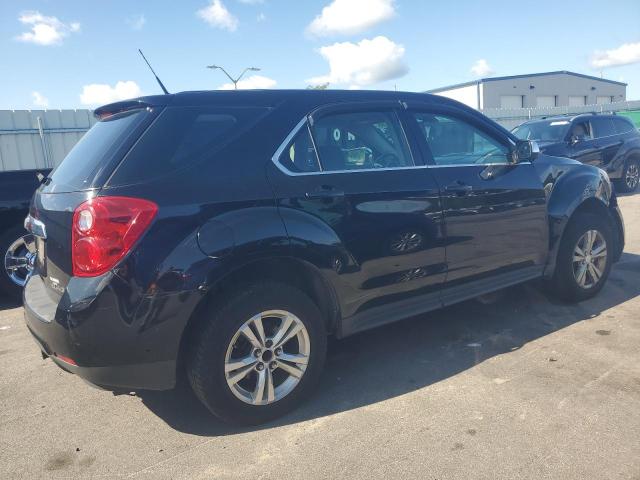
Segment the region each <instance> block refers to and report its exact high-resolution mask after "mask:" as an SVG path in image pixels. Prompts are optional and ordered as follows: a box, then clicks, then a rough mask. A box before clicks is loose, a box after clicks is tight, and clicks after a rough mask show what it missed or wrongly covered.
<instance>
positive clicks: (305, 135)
mask: <svg viewBox="0 0 640 480" xmlns="http://www.w3.org/2000/svg"><path fill="white" fill-rule="evenodd" d="M279 161H280V164H282V165H283V166H284V167H285V168H287V169H288V170H290V171H292V172H317V171H319V170H320V168H319V166H318V157H317V156H316V151H315V149H314V148H313V142H312V141H311V136H310V135H309V129H308V128H307V125H306V124H305V125H304V126H303V127H302V128H301V129H300V131H299V132H298V133H297V134H296V136H295V137H294V138H293V140H292V141H291V143H290V144H289V145H287V148H285V149H284V151H283V152H282V154H281V155H280V159H279Z"/></svg>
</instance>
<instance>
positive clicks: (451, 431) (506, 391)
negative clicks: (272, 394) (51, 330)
mask: <svg viewBox="0 0 640 480" xmlns="http://www.w3.org/2000/svg"><path fill="white" fill-rule="evenodd" d="M620 205H621V208H622V211H623V215H624V218H625V222H626V227H627V247H626V249H625V253H624V254H623V257H622V259H621V261H620V263H618V264H617V265H615V267H614V268H613V270H612V273H611V277H610V279H609V282H608V283H607V285H606V286H605V288H604V290H603V291H602V292H601V293H600V295H599V296H597V297H596V298H594V299H592V300H590V301H586V302H583V303H581V304H578V305H566V304H562V303H559V302H557V301H555V300H552V299H550V298H548V297H547V296H546V295H545V294H544V293H543V292H542V291H541V290H540V289H539V288H538V287H537V286H536V285H532V284H529V285H524V286H519V287H515V288H511V289H509V290H507V291H505V292H503V293H502V294H501V295H500V296H499V297H498V298H495V299H493V300H494V302H493V303H488V304H484V303H480V302H478V301H469V302H465V303H463V304H459V305H456V306H454V307H450V308H447V309H446V310H442V311H439V312H434V313H432V314H429V315H425V316H423V317H418V318H413V319H410V320H406V321H403V322H400V323H397V324H393V325H389V326H387V327H383V328H379V329H377V330H372V331H369V332H366V333H363V334H360V335H356V336H354V337H350V338H348V339H346V340H343V341H332V342H331V343H330V350H329V355H328V361H327V368H326V371H325V373H324V376H323V379H322V382H321V385H320V388H319V390H318V391H317V392H316V394H315V395H314V396H313V398H312V399H311V400H310V401H309V402H308V403H306V404H305V405H304V406H303V407H302V408H301V409H299V410H297V411H296V412H294V413H293V414H291V415H289V416H287V417H285V418H283V419H280V420H278V421H276V422H273V423H270V424H268V425H265V426H262V427H256V428H243V429H238V428H233V427H229V426H226V425H223V424H221V423H219V422H218V421H217V420H216V419H215V418H213V417H211V416H210V415H209V414H208V413H207V412H206V410H205V409H204V407H202V406H201V405H200V404H199V403H198V402H197V400H196V399H195V398H194V397H193V396H192V395H191V394H190V393H189V391H188V389H187V388H178V389H176V390H175V391H171V392H138V393H132V394H129V395H118V396H115V395H113V394H112V393H110V392H107V391H101V390H97V389H94V388H91V387H90V386H88V385H87V384H85V383H84V382H83V381H82V380H81V379H79V378H77V377H75V376H72V375H69V374H67V373H64V372H63V371H62V370H60V369H59V368H58V367H56V366H55V365H54V364H53V363H52V362H51V361H49V360H42V358H41V356H40V353H39V351H38V348H37V347H36V345H35V343H34V342H33V341H32V339H31V338H29V334H28V332H27V330H26V327H25V326H24V323H23V318H22V317H23V313H22V308H20V307H18V306H15V305H11V304H9V303H8V302H7V301H6V300H0V406H1V408H0V478H2V479H9V478H97V477H105V478H121V477H122V478H129V477H133V478H153V479H157V478H158V479H162V478H167V479H169V478H193V479H204V478H215V479H226V478H236V477H240V476H242V477H243V478H251V479H263V478H264V479H269V478H271V479H283V478H288V479H297V478H305V479H313V478H322V479H326V478H367V479H368V478H403V479H410V478H416V479H418V478H419V479H449V478H456V479H461V478H465V479H466V478H468V479H471V478H474V479H475V478H483V479H498V478H508V479H518V478H527V479H543V478H554V479H574V478H575V479H601V478H602V479H618V478H627V479H640V194H636V195H632V196H625V197H622V198H620Z"/></svg>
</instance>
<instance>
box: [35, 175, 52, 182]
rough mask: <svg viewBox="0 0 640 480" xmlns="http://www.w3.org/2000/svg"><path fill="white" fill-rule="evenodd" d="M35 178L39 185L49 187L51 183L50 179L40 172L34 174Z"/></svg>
mask: <svg viewBox="0 0 640 480" xmlns="http://www.w3.org/2000/svg"><path fill="white" fill-rule="evenodd" d="M36 178H37V179H38V182H39V183H40V185H49V184H50V183H51V178H49V177H47V176H45V175H43V174H42V173H40V172H36Z"/></svg>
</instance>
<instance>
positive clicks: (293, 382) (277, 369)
mask: <svg viewBox="0 0 640 480" xmlns="http://www.w3.org/2000/svg"><path fill="white" fill-rule="evenodd" d="M310 352H311V345H310V341H309V333H308V332H307V329H306V327H305V326H304V324H303V323H302V321H301V320H300V319H299V318H298V317H296V316H295V315H294V314H292V313H290V312H287V311H284V310H269V311H265V312H261V313H259V314H257V315H255V316H253V317H252V318H250V319H249V320H247V321H246V322H245V323H244V324H243V325H242V326H241V327H240V328H239V329H238V330H237V332H236V333H235V335H234V336H233V338H232V339H231V342H230V344H229V347H228V348H227V352H226V356H225V362H224V372H225V378H226V380H227V385H228V386H229V388H230V389H231V392H232V393H233V394H234V395H235V396H236V397H237V398H238V399H240V400H242V401H243V402H245V403H249V404H252V405H269V404H271V403H274V402H277V401H278V400H281V399H282V398H284V397H285V396H286V395H288V394H289V393H291V392H292V391H293V389H294V388H295V387H296V386H297V385H298V383H300V380H301V379H302V377H303V375H304V373H305V370H306V368H307V364H308V363H309V355H310Z"/></svg>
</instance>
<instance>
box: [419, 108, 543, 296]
mask: <svg viewBox="0 0 640 480" xmlns="http://www.w3.org/2000/svg"><path fill="white" fill-rule="evenodd" d="M409 116H410V118H411V119H412V121H413V125H414V128H415V129H416V131H417V137H418V138H419V139H420V140H421V144H422V148H423V149H424V151H425V156H426V157H427V158H428V159H429V161H430V163H431V165H430V168H429V170H430V172H431V173H432V174H433V176H434V177H435V179H436V182H437V183H438V185H439V187H440V192H441V198H442V202H443V211H444V218H445V228H446V237H447V248H446V255H447V267H448V273H447V280H446V285H445V286H446V287H452V288H454V287H456V286H459V285H462V284H464V286H463V287H461V291H458V292H457V293H452V295H454V296H455V295H458V294H462V295H464V294H465V292H466V293H468V294H471V293H473V292H474V290H473V288H472V287H468V285H467V284H468V283H469V282H472V281H474V280H481V279H483V278H485V277H493V276H497V275H502V276H501V279H502V281H505V282H508V281H512V282H513V281H518V280H522V279H525V278H527V277H529V276H536V275H538V274H539V273H540V272H541V270H542V267H543V265H544V262H545V259H546V252H547V242H548V239H547V238H548V237H547V229H548V227H547V210H546V198H545V194H544V191H543V188H542V182H541V181H540V179H539V177H538V175H537V173H536V172H535V170H534V167H533V165H532V164H531V163H529V162H523V163H517V164H513V163H512V162H511V151H512V148H513V142H511V140H510V138H509V137H508V136H507V135H506V134H505V133H504V132H502V131H501V130H499V129H497V128H496V127H493V126H492V125H491V124H489V122H484V121H482V119H479V118H478V117H476V116H474V115H471V114H469V113H467V112H464V111H463V110H460V109H457V108H453V107H433V106H420V105H410V108H409ZM496 281H498V280H496ZM445 291H450V293H451V292H452V291H451V290H450V289H447V290H445ZM443 300H444V301H445V303H447V298H445V294H444V293H443Z"/></svg>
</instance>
